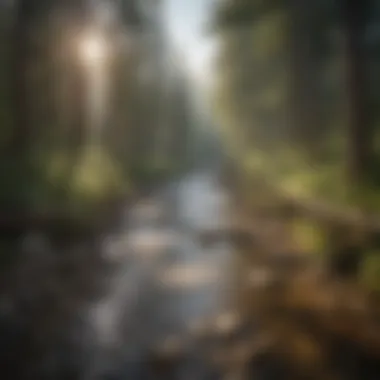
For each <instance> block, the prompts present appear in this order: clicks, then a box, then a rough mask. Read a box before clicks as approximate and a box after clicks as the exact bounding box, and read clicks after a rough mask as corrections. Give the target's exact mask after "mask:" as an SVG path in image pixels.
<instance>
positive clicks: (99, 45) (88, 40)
mask: <svg viewBox="0 0 380 380" xmlns="http://www.w3.org/2000/svg"><path fill="white" fill-rule="evenodd" d="M79 54H80V57H81V58H82V59H83V61H84V62H85V63H87V64H90V65H98V64H99V63H100V62H101V61H103V60H104V59H105V58H106V56H107V46H106V43H105V41H104V38H102V36H100V35H97V34H90V35H87V36H85V37H84V38H83V39H82V40H81V43H80V46H79Z"/></svg>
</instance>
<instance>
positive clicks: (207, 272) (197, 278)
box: [88, 173, 237, 379]
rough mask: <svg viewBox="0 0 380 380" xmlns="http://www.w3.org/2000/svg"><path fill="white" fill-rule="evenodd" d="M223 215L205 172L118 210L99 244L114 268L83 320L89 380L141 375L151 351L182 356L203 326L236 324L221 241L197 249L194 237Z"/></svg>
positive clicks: (222, 203) (221, 199) (221, 196)
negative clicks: (90, 339) (88, 334)
mask: <svg viewBox="0 0 380 380" xmlns="http://www.w3.org/2000/svg"><path fill="white" fill-rule="evenodd" d="M227 213H228V195H227V194H226V193H225V192H224V191H223V189H221V188H220V185H219V184H218V182H217V181H216V180H215V178H213V176H211V175H209V174H208V173H197V174H193V175H190V176H188V177H186V178H184V179H181V180H178V181H176V182H174V183H171V184H170V185H168V186H166V187H164V188H162V189H160V190H159V191H157V192H156V193H155V194H153V195H152V196H150V197H147V198H146V199H143V200H141V201H139V202H138V203H136V204H135V205H133V206H132V207H129V208H128V209H127V210H125V218H124V221H123V226H122V228H121V229H120V230H119V231H118V232H117V233H115V234H114V235H113V236H110V237H108V238H107V239H106V240H105V241H104V242H103V244H104V254H105V255H106V258H107V259H108V260H109V261H111V262H113V263H114V264H115V268H116V269H115V271H114V273H113V275H112V276H111V278H110V280H109V282H108V289H107V291H106V293H105V296H104V297H103V298H102V299H100V300H98V301H97V302H96V303H95V304H94V305H93V306H92V308H91V310H90V313H89V316H88V318H89V321H90V324H91V326H92V328H93V331H94V339H95V342H96V347H97V350H96V353H95V354H94V355H96V357H95V358H94V357H93V356H92V357H91V359H90V360H91V361H92V363H95V364H94V365H91V371H90V373H91V375H89V377H90V378H94V377H95V378H98V377H99V376H103V374H105V373H111V372H115V373H123V371H124V374H125V376H127V375H128V374H129V375H128V378H130V377H129V376H131V373H132V372H133V374H134V375H133V378H135V379H138V378H139V376H142V377H143V378H148V375H147V374H146V373H145V375H143V374H142V373H140V372H141V371H144V368H143V367H144V362H145V360H146V356H147V353H148V352H151V351H152V349H156V350H157V351H165V350H166V351H167V350H188V351H189V350H191V347H196V345H197V343H196V342H197V336H198V334H199V331H200V330H202V328H203V329H204V328H206V327H205V326H207V328H209V329H216V330H218V329H219V330H223V329H228V326H232V325H233V324H234V323H235V322H236V319H237V316H236V315H235V314H234V312H233V311H231V308H230V305H231V304H230V301H231V300H230V296H231V294H233V292H232V287H233V280H232V276H231V275H232V273H231V270H230V268H231V258H232V257H231V256H232V255H231V247H230V245H229V242H228V241H227V240H226V239H223V238H221V239H219V240H218V241H215V242H214V243H213V244H209V245H208V246H204V244H202V243H201V242H200V240H199V238H198V235H199V232H200V231H202V230H205V229H210V228H211V229H217V228H220V227H221V225H222V224H223V223H224V222H225V221H226V220H227ZM193 367H194V366H193ZM122 368H124V370H122ZM199 368H200V365H199ZM131 371H132V372H131ZM136 371H140V372H139V373H140V375H137V372H136ZM199 375H200V374H199ZM176 378H180V377H176Z"/></svg>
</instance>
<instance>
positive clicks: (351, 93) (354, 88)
mask: <svg viewBox="0 0 380 380" xmlns="http://www.w3.org/2000/svg"><path fill="white" fill-rule="evenodd" d="M368 9H369V1H368V0H362V1H356V0H342V1H341V12H342V19H343V28H344V37H345V49H346V51H345V54H346V76H347V79H346V80H347V96H348V117H349V119H348V152H347V153H348V157H347V172H348V173H347V175H348V178H349V180H350V181H351V183H352V184H359V183H362V182H363V181H366V180H368V175H369V167H370V161H371V153H372V141H371V140H372V130H371V125H370V118H369V112H368V111H369V110H368V91H367V78H366V52H365V48H364V41H363V37H364V32H365V21H366V16H367V12H368Z"/></svg>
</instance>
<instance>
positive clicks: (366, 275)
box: [361, 251, 380, 292]
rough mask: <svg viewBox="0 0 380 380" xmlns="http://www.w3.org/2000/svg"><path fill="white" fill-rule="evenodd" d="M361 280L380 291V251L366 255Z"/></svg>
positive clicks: (368, 286) (372, 288)
mask: <svg viewBox="0 0 380 380" xmlns="http://www.w3.org/2000/svg"><path fill="white" fill-rule="evenodd" d="M361 281H362V283H363V284H364V285H365V286H366V287H367V288H369V289H371V290H373V291H375V292H380V252H378V251H373V252H370V253H368V254H367V255H366V257H365V259H364V260H363V262H362V267H361Z"/></svg>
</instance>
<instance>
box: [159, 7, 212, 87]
mask: <svg viewBox="0 0 380 380" xmlns="http://www.w3.org/2000/svg"><path fill="white" fill-rule="evenodd" d="M214 1H215V0H165V10H166V12H165V16H166V25H167V29H168V32H169V36H170V37H171V38H172V41H173V43H174V46H175V47H176V48H178V49H179V51H180V52H181V54H182V55H183V56H184V58H185V60H186V62H187V64H188V66H189V69H190V74H191V75H192V77H193V78H194V80H196V81H197V82H199V83H204V82H205V81H207V80H208V78H209V70H210V60H211V58H212V54H213V51H214V50H215V44H214V43H213V41H212V40H211V39H210V38H209V37H207V35H205V34H206V32H205V28H206V26H207V20H208V18H209V17H210V14H211V7H212V4H213V2H214Z"/></svg>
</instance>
